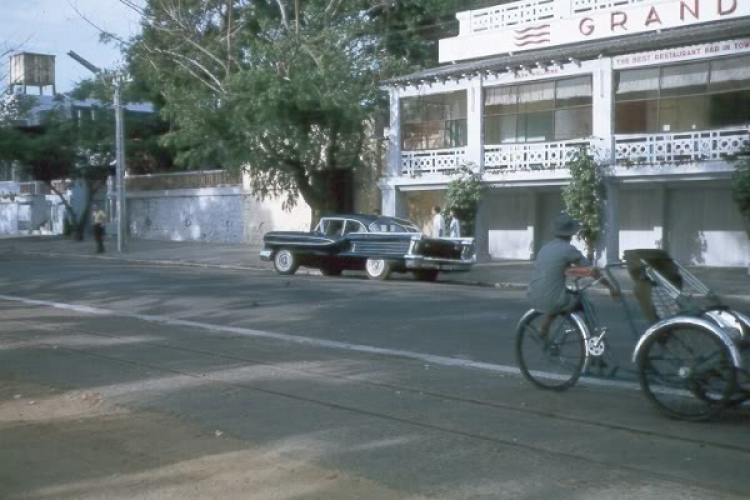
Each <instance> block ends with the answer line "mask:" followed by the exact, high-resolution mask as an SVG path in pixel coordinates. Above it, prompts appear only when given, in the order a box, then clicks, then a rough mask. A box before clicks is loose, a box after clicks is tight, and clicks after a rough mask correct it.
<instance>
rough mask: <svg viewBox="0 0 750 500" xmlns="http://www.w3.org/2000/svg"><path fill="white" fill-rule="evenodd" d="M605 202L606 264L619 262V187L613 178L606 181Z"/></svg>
mask: <svg viewBox="0 0 750 500" xmlns="http://www.w3.org/2000/svg"><path fill="white" fill-rule="evenodd" d="M606 186H607V201H606V204H605V221H606V223H605V226H604V227H605V232H604V242H605V246H606V262H607V264H613V263H616V262H620V186H619V185H618V184H617V181H616V180H615V179H613V178H609V179H607V181H606Z"/></svg>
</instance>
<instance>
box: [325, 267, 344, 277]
mask: <svg viewBox="0 0 750 500" xmlns="http://www.w3.org/2000/svg"><path fill="white" fill-rule="evenodd" d="M320 274H322V275H323V276H330V277H335V276H341V269H339V268H338V267H321V268H320Z"/></svg>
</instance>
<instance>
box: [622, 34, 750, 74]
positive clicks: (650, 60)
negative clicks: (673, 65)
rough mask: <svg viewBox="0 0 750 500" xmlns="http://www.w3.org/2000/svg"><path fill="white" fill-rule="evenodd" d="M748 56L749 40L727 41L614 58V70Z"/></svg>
mask: <svg viewBox="0 0 750 500" xmlns="http://www.w3.org/2000/svg"><path fill="white" fill-rule="evenodd" d="M740 54H750V38H743V39H741V40H727V41H725V42H716V43H706V44H701V45H692V46H690V47H681V48H678V49H665V50H655V51H652V52H641V53H638V54H627V55H623V56H618V57H615V58H614V60H613V67H614V68H615V69H623V68H637V67H639V66H652V65H655V64H664V63H670V62H684V61H694V60H698V59H705V58H707V57H716V56H731V55H735V56H736V55H740Z"/></svg>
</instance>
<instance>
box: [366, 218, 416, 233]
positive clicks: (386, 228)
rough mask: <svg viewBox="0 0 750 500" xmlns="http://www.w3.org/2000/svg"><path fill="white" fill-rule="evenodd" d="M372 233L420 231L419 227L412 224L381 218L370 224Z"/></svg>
mask: <svg viewBox="0 0 750 500" xmlns="http://www.w3.org/2000/svg"><path fill="white" fill-rule="evenodd" d="M369 229H370V232H371V233H418V232H419V229H417V227H416V226H414V225H412V224H401V223H398V222H396V221H393V220H389V219H380V220H376V221H375V222H373V223H371V224H370V227H369Z"/></svg>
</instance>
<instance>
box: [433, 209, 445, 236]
mask: <svg viewBox="0 0 750 500" xmlns="http://www.w3.org/2000/svg"><path fill="white" fill-rule="evenodd" d="M443 236H445V220H444V219H443V216H442V215H441V214H440V207H439V206H438V205H435V206H434V207H432V237H433V238H442V237H443Z"/></svg>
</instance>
